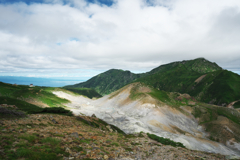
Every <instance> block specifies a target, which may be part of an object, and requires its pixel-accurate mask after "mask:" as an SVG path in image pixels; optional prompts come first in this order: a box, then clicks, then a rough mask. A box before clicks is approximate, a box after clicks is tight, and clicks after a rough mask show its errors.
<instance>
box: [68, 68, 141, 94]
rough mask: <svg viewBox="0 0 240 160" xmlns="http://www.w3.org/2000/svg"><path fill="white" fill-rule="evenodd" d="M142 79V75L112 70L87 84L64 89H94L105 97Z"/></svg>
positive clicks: (95, 77) (93, 78)
mask: <svg viewBox="0 0 240 160" xmlns="http://www.w3.org/2000/svg"><path fill="white" fill-rule="evenodd" d="M140 77H141V74H134V73H131V72H130V71H123V70H119V69H110V70H108V71H106V72H104V73H101V74H99V75H97V76H94V77H92V78H91V79H89V80H88V81H86V82H82V83H78V84H75V85H68V86H65V87H64V88H69V89H70V88H72V89H73V88H92V89H95V90H96V91H97V92H98V93H100V94H102V95H105V94H109V93H112V92H113V91H116V90H118V89H120V88H122V87H123V86H125V85H127V84H129V83H131V82H132V81H133V80H135V79H137V78H140Z"/></svg>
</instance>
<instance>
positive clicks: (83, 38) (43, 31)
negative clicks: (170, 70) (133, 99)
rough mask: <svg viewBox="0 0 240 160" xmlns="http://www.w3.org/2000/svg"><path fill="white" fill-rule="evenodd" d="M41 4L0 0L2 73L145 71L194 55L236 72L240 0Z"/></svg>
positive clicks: (53, 0) (239, 54) (57, 0)
mask: <svg viewBox="0 0 240 160" xmlns="http://www.w3.org/2000/svg"><path fill="white" fill-rule="evenodd" d="M0 2H3V1H0ZM45 2H46V3H27V4H26V3H25V2H15V3H0V37H1V38H0V72H1V73H0V74H1V75H19V74H20V75H35V76H36V75H42V76H46V75H47V76H53V75H54V76H56V75H58V76H67V75H71V76H73V75H74V76H76V75H79V76H83V77H84V76H85V77H86V76H89V77H91V76H93V75H95V74H98V73H100V72H102V71H106V70H108V69H111V68H119V69H124V70H130V71H133V72H146V71H149V70H151V69H152V68H154V67H157V66H159V65H161V64H165V63H169V62H172V61H181V60H189V59H195V58H198V57H204V58H206V59H208V60H210V61H213V62H216V63H217V64H219V65H220V66H221V67H223V68H224V69H229V70H232V71H236V72H237V71H240V66H239V64H240V1H239V0H227V1H226V0H148V1H146V0H114V1H113V2H114V3H113V4H112V5H105V4H103V3H100V2H98V1H95V2H96V3H88V2H86V1H85V0H69V1H66V0H64V1H61V0H45ZM109 2H110V1H109ZM53 73H54V74H53Z"/></svg>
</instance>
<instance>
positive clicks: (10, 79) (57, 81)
mask: <svg viewBox="0 0 240 160" xmlns="http://www.w3.org/2000/svg"><path fill="white" fill-rule="evenodd" d="M83 81H85V80H81V79H80V78H79V77H59V78H55V77H54V78H35V77H15V76H0V82H4V83H10V84H15V83H16V84H18V85H30V84H33V85H34V86H47V87H63V86H66V85H73V84H76V83H81V82H83Z"/></svg>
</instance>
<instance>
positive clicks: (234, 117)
mask: <svg viewBox="0 0 240 160" xmlns="http://www.w3.org/2000/svg"><path fill="white" fill-rule="evenodd" d="M193 109H194V110H193V115H194V117H196V118H199V122H200V124H204V123H208V122H211V121H214V120H216V119H217V117H218V116H224V117H226V118H228V119H229V120H231V121H233V122H235V123H236V124H239V125H240V121H239V118H240V113H239V112H238V111H236V110H234V109H231V108H225V107H215V106H212V105H208V104H204V103H201V104H200V105H199V106H195V107H193Z"/></svg>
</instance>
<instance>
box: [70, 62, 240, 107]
mask: <svg viewBox="0 0 240 160" xmlns="http://www.w3.org/2000/svg"><path fill="white" fill-rule="evenodd" d="M133 82H142V83H144V84H146V85H148V86H151V87H153V88H155V89H158V90H164V91H169V92H180V93H188V94H190V95H191V96H193V97H195V98H196V99H197V100H199V101H203V102H206V103H211V104H216V105H221V106H227V105H228V104H230V103H231V102H234V101H238V100H240V76H239V75H238V74H235V73H233V72H230V71H227V70H223V69H222V68H221V67H219V66H218V65H217V64H216V63H212V62H210V61H208V60H206V59H204V58H197V59H194V60H188V61H179V62H172V63H169V64H165V65H161V66H159V67H157V68H154V69H153V70H151V71H149V72H147V73H142V74H134V73H131V72H130V71H122V70H116V69H111V70H109V71H106V72H104V73H101V74H99V75H97V76H95V77H93V78H91V79H90V80H88V81H86V82H83V83H79V84H75V85H72V86H66V88H72V89H73V88H93V89H95V90H96V91H97V92H99V93H101V94H102V95H105V94H109V93H112V92H114V91H116V90H118V89H120V88H122V87H123V86H125V85H127V84H129V83H133ZM234 107H235V108H240V101H238V102H236V103H235V104H234Z"/></svg>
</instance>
